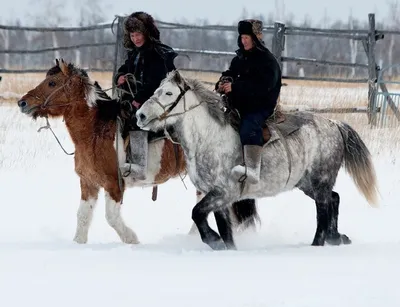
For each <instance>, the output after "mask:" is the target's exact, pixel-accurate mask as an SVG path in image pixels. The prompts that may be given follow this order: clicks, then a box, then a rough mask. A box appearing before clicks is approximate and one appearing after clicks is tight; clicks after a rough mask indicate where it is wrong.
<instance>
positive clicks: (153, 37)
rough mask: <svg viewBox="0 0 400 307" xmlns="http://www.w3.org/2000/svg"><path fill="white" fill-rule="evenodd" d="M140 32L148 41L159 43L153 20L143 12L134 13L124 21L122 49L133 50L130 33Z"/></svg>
mask: <svg viewBox="0 0 400 307" xmlns="http://www.w3.org/2000/svg"><path fill="white" fill-rule="evenodd" d="M136 31H137V32H141V33H143V34H144V36H145V37H146V39H147V40H148V41H159V40H160V31H159V30H158V28H157V26H156V24H155V21H154V18H153V17H152V16H151V15H150V14H147V13H145V12H134V13H132V14H131V15H129V16H128V17H127V18H126V19H125V21H124V47H125V48H127V49H133V48H135V45H134V44H133V43H132V41H131V38H130V33H132V32H136Z"/></svg>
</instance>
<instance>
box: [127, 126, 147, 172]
mask: <svg viewBox="0 0 400 307" xmlns="http://www.w3.org/2000/svg"><path fill="white" fill-rule="evenodd" d="M148 134H149V132H148V131H143V130H134V131H129V138H130V140H129V143H130V151H131V154H130V159H129V160H130V161H129V160H128V162H130V163H131V164H128V170H127V171H129V172H130V175H131V176H132V177H133V178H134V179H136V180H145V179H146V173H147V158H148V149H149V146H148Z"/></svg>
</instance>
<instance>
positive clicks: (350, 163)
mask: <svg viewBox="0 0 400 307" xmlns="http://www.w3.org/2000/svg"><path fill="white" fill-rule="evenodd" d="M338 127H339V130H340V133H341V134H342V137H343V141H344V145H345V146H344V166H345V169H346V171H347V172H348V173H349V174H350V176H351V177H352V178H353V180H354V183H355V184H356V186H357V188H358V190H359V191H360V192H361V193H362V194H363V195H364V197H365V198H366V200H367V201H368V203H369V204H370V205H371V206H372V207H377V206H378V196H377V195H378V193H379V191H378V187H377V180H376V174H375V169H374V166H373V163H372V160H371V154H370V152H369V150H368V148H367V146H366V145H365V143H364V142H363V140H362V139H361V137H360V135H359V134H358V133H357V132H356V131H355V130H354V129H353V128H352V127H350V126H349V125H348V124H345V123H340V124H338Z"/></svg>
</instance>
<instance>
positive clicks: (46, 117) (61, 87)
mask: <svg viewBox="0 0 400 307" xmlns="http://www.w3.org/2000/svg"><path fill="white" fill-rule="evenodd" d="M71 78H72V77H69V78H68V79H67V81H66V82H64V84H63V85H61V86H59V87H58V88H57V89H55V90H54V91H53V92H51V93H50V95H49V96H47V98H45V100H44V102H43V103H41V104H39V105H37V106H34V107H32V108H31V111H32V110H35V109H38V108H41V109H46V108H48V107H66V106H69V105H70V104H71V102H70V99H69V98H68V94H67V91H66V90H65V87H66V86H67V85H68V83H69V82H70V80H71ZM60 90H64V92H65V96H66V97H67V101H68V103H64V104H50V103H49V102H50V98H51V97H52V96H53V95H55V94H56V93H57V92H58V91H60ZM28 95H30V96H32V97H33V98H35V99H37V100H39V101H41V100H43V97H40V96H35V95H32V94H30V93H28ZM44 118H45V119H46V125H45V126H42V127H40V128H39V129H38V131H37V132H41V130H42V129H49V130H50V131H51V133H52V134H53V136H54V138H55V139H56V141H57V143H58V145H60V147H61V149H62V150H63V151H64V153H65V154H66V155H73V154H75V152H67V151H66V150H65V149H64V147H63V146H62V145H61V142H60V140H59V139H58V137H57V136H56V134H55V133H54V131H53V129H52V128H51V126H50V122H49V118H48V116H47V115H46V116H44Z"/></svg>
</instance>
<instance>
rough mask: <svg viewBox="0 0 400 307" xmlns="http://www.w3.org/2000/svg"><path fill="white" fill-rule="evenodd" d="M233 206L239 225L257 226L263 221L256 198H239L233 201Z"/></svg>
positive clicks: (246, 226) (245, 226)
mask: <svg viewBox="0 0 400 307" xmlns="http://www.w3.org/2000/svg"><path fill="white" fill-rule="evenodd" d="M232 208H233V213H234V215H235V217H236V221H237V223H238V226H239V225H240V226H242V227H244V228H250V227H254V228H255V226H256V223H257V222H258V223H261V221H260V217H259V215H258V212H257V206H256V201H255V199H242V200H239V201H237V202H234V203H233V205H232Z"/></svg>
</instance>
